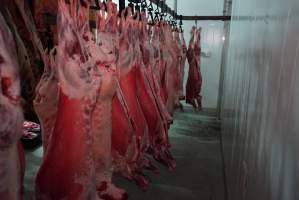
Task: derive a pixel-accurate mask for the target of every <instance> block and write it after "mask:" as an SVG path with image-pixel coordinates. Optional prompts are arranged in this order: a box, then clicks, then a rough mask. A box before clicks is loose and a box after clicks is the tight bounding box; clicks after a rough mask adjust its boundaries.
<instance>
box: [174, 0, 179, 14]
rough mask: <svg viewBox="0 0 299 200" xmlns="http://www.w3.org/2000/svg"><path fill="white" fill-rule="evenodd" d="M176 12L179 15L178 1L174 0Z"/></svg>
mask: <svg viewBox="0 0 299 200" xmlns="http://www.w3.org/2000/svg"><path fill="white" fill-rule="evenodd" d="M174 11H175V12H176V13H178V0H174Z"/></svg>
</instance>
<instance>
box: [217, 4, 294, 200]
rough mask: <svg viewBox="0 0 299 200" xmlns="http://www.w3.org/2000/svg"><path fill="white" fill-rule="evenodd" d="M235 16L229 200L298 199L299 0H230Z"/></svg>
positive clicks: (228, 83)
mask: <svg viewBox="0 0 299 200" xmlns="http://www.w3.org/2000/svg"><path fill="white" fill-rule="evenodd" d="M233 15H234V16H235V19H234V20H233V21H232V24H231V30H230V45H229V47H228V59H227V65H226V66H225V81H224V83H225V84H224V99H223V105H222V120H223V126H222V128H223V147H224V155H225V164H226V172H227V181H228V188H229V198H228V199H229V200H245V199H246V200H268V199H269V200H297V199H299V190H298V188H299V1H298V0H283V1H282V0H250V1H248V0H233ZM240 16H248V17H247V18H246V17H245V18H244V17H240Z"/></svg>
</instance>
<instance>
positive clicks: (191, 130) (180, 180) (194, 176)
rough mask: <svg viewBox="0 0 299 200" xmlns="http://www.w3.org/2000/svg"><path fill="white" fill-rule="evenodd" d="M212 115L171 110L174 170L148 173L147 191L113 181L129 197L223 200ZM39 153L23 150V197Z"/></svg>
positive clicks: (29, 188)
mask: <svg viewBox="0 0 299 200" xmlns="http://www.w3.org/2000/svg"><path fill="white" fill-rule="evenodd" d="M213 116H214V113H213V112H211V111H209V110H206V111H203V112H200V113H195V112H194V111H193V110H192V109H191V108H190V107H186V108H185V112H180V111H178V112H176V113H175V122H174V124H173V125H172V127H171V129H170V133H169V135H170V141H171V144H172V153H173V155H174V157H175V159H176V161H177V169H176V171H175V172H169V171H167V169H165V168H164V167H163V166H161V167H160V171H161V174H160V175H159V176H157V175H154V174H148V175H149V176H150V178H151V181H152V184H151V187H150V189H149V191H147V192H143V191H142V190H140V189H139V188H138V187H136V186H135V185H134V184H132V183H129V182H127V181H126V180H124V179H122V178H115V180H114V182H115V184H116V185H117V186H119V187H122V188H124V189H126V190H127V191H128V193H129V195H130V197H129V200H225V199H226V198H225V189H224V188H225V187H224V176H223V165H222V156H221V146H220V124H219V122H217V120H216V119H215V117H213ZM41 154H42V151H41V148H38V149H37V150H35V151H31V152H29V151H28V152H26V161H27V163H26V164H27V171H26V176H25V191H26V196H25V200H27V199H28V200H29V199H31V198H30V196H31V195H32V192H33V180H34V176H35V174H36V171H37V170H38V167H39V165H40V163H41Z"/></svg>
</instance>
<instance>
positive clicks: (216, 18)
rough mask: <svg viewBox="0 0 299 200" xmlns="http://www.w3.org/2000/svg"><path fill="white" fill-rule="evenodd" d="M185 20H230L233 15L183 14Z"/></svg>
mask: <svg viewBox="0 0 299 200" xmlns="http://www.w3.org/2000/svg"><path fill="white" fill-rule="evenodd" d="M183 20H191V21H195V20H198V21H200V20H221V21H229V20H231V16H183Z"/></svg>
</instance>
